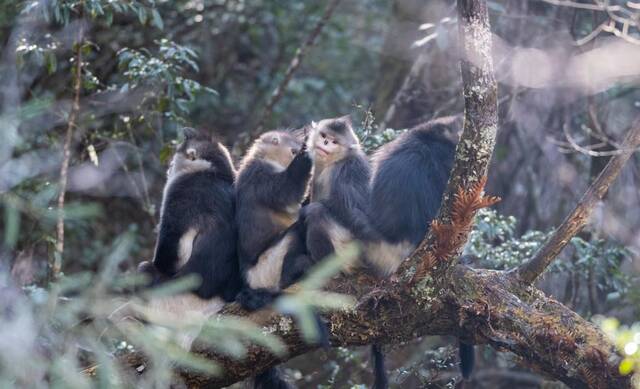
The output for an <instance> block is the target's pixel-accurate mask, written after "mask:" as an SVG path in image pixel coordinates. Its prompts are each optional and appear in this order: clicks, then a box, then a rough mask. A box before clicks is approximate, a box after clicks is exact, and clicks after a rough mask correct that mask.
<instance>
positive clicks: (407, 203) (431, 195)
mask: <svg viewBox="0 0 640 389" xmlns="http://www.w3.org/2000/svg"><path fill="white" fill-rule="evenodd" d="M459 126H460V123H459V120H458V118H457V117H445V118H440V119H436V120H432V121H430V122H428V123H426V124H423V125H421V126H419V127H418V128H415V129H412V130H409V131H407V132H406V133H404V134H402V135H400V136H399V137H398V138H397V139H395V140H394V141H392V142H389V143H387V144H386V145H384V146H382V147H381V148H380V149H378V150H377V151H376V153H375V155H374V157H373V178H372V188H371V204H370V220H371V223H372V226H373V227H374V228H375V230H376V232H377V233H378V234H379V237H380V238H379V239H378V240H375V241H370V242H367V244H365V253H366V258H367V261H368V262H369V263H370V264H371V265H372V266H373V267H374V268H375V269H376V270H377V272H378V274H379V275H380V276H382V277H387V276H390V275H392V274H393V273H395V271H396V270H397V269H398V266H400V263H401V262H402V261H403V260H404V259H405V258H407V257H408V256H409V255H410V254H411V253H412V252H413V251H414V250H415V249H416V248H417V247H418V245H419V244H420V242H421V241H422V240H423V239H424V237H425V236H426V234H427V232H428V231H429V227H430V225H431V221H432V220H433V219H434V218H435V217H436V216H437V212H438V209H439V208H440V203H441V202H442V196H443V194H444V191H445V189H446V187H447V182H448V180H449V175H450V173H451V169H452V166H453V160H454V156H455V144H454V143H453V142H451V141H450V140H449V139H447V137H446V136H444V134H449V133H457V129H458V127H459ZM473 357H474V355H473V346H471V345H467V344H465V343H460V359H461V370H462V373H463V376H464V377H465V378H468V376H469V374H470V373H471V370H472V369H473V359H474V358H473Z"/></svg>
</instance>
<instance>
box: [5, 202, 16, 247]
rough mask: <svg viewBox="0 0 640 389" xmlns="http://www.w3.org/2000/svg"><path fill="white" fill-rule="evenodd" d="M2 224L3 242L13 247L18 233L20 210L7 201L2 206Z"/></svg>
mask: <svg viewBox="0 0 640 389" xmlns="http://www.w3.org/2000/svg"><path fill="white" fill-rule="evenodd" d="M4 226H5V227H4V244H5V245H6V246H7V247H9V248H14V247H15V245H16V243H17V242H18V237H19V234H20V212H19V211H18V208H16V207H14V206H12V205H11V204H8V203H5V207H4Z"/></svg>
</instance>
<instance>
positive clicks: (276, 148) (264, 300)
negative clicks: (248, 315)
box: [236, 131, 312, 310]
mask: <svg viewBox="0 0 640 389" xmlns="http://www.w3.org/2000/svg"><path fill="white" fill-rule="evenodd" d="M311 166H312V162H311V159H310V157H309V155H308V153H307V151H306V148H305V145H304V143H303V142H302V141H301V140H300V139H298V138H297V137H296V136H295V135H293V134H292V133H290V132H286V131H270V132H267V133H265V134H262V135H261V136H260V137H259V138H258V139H257V140H256V141H255V142H254V143H253V145H252V146H251V148H250V149H249V151H248V152H247V153H246V155H245V156H244V158H243V160H242V162H241V164H240V169H239V173H238V180H237V183H236V199H237V205H238V208H237V214H236V220H237V225H238V229H239V239H238V253H239V261H240V269H241V272H242V275H243V277H244V281H245V283H246V285H247V287H248V288H246V289H244V290H243V292H242V293H241V294H240V295H239V296H238V301H239V302H240V303H241V304H242V305H243V306H244V307H245V308H246V309H250V310H255V309H259V308H261V307H263V306H265V305H266V304H268V303H270V302H271V301H272V300H273V298H274V297H275V296H276V295H277V294H278V293H279V291H280V289H282V288H284V287H286V286H288V285H290V284H292V283H293V282H294V281H296V280H297V279H298V278H299V277H300V276H301V275H302V274H303V272H304V270H306V268H308V267H309V266H310V263H309V260H308V257H307V256H306V255H305V249H304V241H303V238H304V234H303V233H302V232H301V230H300V228H301V226H300V224H299V223H297V219H298V213H299V211H300V204H301V202H302V200H303V199H304V196H305V193H306V191H307V186H308V182H309V177H310V174H311Z"/></svg>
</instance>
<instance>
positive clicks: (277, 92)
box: [250, 0, 340, 136]
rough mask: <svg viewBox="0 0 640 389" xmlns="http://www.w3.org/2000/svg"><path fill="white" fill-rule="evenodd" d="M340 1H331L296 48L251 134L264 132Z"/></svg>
mask: <svg viewBox="0 0 640 389" xmlns="http://www.w3.org/2000/svg"><path fill="white" fill-rule="evenodd" d="M339 3H340V0H332V1H331V3H329V5H328V6H327V8H326V9H325V10H324V14H322V17H321V18H320V20H319V21H318V23H316V25H315V27H314V28H313V30H311V32H310V33H309V35H308V36H307V39H305V41H304V42H303V43H302V45H300V47H298V49H297V50H296V54H295V55H294V56H293V58H292V59H291V62H290V63H289V67H288V68H287V71H286V72H285V74H284V78H283V79H282V81H281V82H280V84H279V85H278V86H277V87H276V89H274V90H273V93H272V94H271V97H270V98H269V101H268V102H267V105H266V106H265V108H264V110H263V111H262V115H261V116H260V120H258V124H257V125H256V128H255V129H254V130H253V131H252V132H251V133H250V135H251V136H253V135H255V134H259V133H260V132H262V130H263V127H264V124H265V122H266V121H267V120H268V119H269V117H270V116H271V113H272V112H273V107H274V106H275V105H276V104H277V103H278V101H280V99H281V98H282V96H283V94H284V91H285V89H286V88H287V85H288V84H289V82H290V81H291V79H292V78H293V74H294V73H295V72H296V70H298V68H299V67H300V64H301V63H302V60H303V59H304V56H305V54H306V53H307V50H309V48H310V47H311V46H313V45H314V43H315V41H316V38H317V37H318V35H320V32H322V29H323V28H324V26H325V25H326V24H327V22H328V21H329V19H330V18H331V15H332V14H333V11H334V10H335V9H336V7H337V6H338V4H339Z"/></svg>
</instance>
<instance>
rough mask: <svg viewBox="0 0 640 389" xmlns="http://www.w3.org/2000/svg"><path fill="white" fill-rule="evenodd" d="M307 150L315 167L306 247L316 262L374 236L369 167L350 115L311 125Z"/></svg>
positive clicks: (306, 211)
mask: <svg viewBox="0 0 640 389" xmlns="http://www.w3.org/2000/svg"><path fill="white" fill-rule="evenodd" d="M308 148H309V152H310V153H311V155H312V158H313V161H314V166H313V174H312V179H311V180H312V182H311V190H310V192H311V193H310V203H309V205H307V206H306V207H305V209H304V210H303V212H302V213H303V218H304V221H305V225H306V230H307V231H306V245H307V250H308V252H309V255H310V256H311V259H312V261H313V262H317V261H319V260H321V259H323V258H325V257H327V256H329V255H331V254H333V253H334V252H336V251H338V252H339V251H341V250H342V249H343V248H344V247H345V245H347V244H349V243H351V242H353V241H357V240H359V241H368V240H370V239H372V237H373V236H374V234H375V231H374V230H373V229H372V227H371V224H370V222H369V218H368V215H367V209H368V201H369V197H370V183H369V181H370V177H371V167H370V165H369V161H368V160H367V157H366V155H365V154H364V152H363V151H362V148H361V146H360V142H359V141H358V137H357V136H356V134H355V132H354V131H353V126H352V123H351V119H350V118H349V116H343V117H339V118H333V119H324V120H321V121H320V122H318V123H314V124H313V125H312V129H311V134H310V135H309V139H308ZM345 271H350V269H345Z"/></svg>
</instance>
